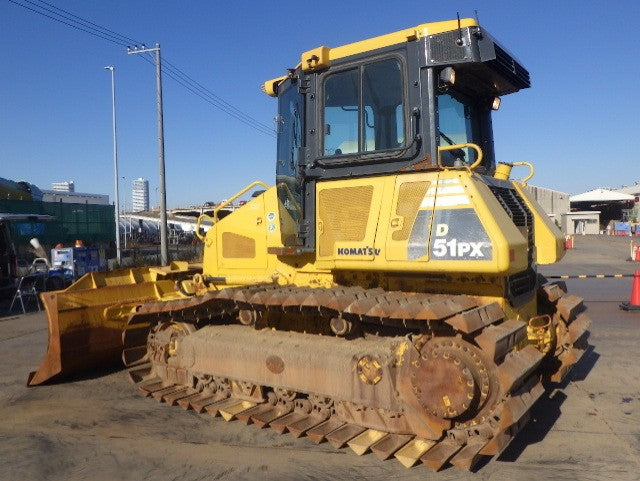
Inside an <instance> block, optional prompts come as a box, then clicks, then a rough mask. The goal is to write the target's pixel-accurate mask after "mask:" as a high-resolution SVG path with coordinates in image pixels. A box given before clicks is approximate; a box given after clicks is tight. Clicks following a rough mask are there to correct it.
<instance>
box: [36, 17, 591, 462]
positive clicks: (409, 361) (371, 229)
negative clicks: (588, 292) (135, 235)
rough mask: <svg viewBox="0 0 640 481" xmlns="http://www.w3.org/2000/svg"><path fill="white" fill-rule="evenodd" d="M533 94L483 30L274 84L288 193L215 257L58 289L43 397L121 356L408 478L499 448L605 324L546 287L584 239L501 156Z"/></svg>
mask: <svg viewBox="0 0 640 481" xmlns="http://www.w3.org/2000/svg"><path fill="white" fill-rule="evenodd" d="M529 86H530V79H529V73H528V72H527V70H526V69H525V68H524V67H523V66H522V65H521V64H520V63H519V62H518V60H516V58H515V57H513V56H512V55H511V54H510V53H509V52H508V51H507V50H506V49H505V48H504V47H502V46H501V45H500V44H499V43H498V42H497V41H496V40H494V38H493V37H492V36H491V35H490V34H489V33H488V32H487V31H486V30H484V29H483V28H481V27H480V25H479V24H478V22H477V21H476V20H473V19H462V20H452V21H442V22H434V23H426V24H422V25H418V26H416V27H413V28H408V29H405V30H401V31H397V32H393V33H390V34H387V35H382V36H379V37H375V38H370V39H367V40H363V41H360V42H356V43H352V44H349V45H344V46H341V47H335V48H330V47H325V46H323V47H318V48H315V49H313V50H310V51H307V52H304V53H302V56H301V60H300V63H299V64H298V65H297V66H296V67H295V68H292V69H289V70H288V71H287V74H286V75H284V76H282V77H279V78H276V79H273V80H270V81H268V82H266V83H265V84H264V87H263V89H264V91H265V93H267V94H268V95H270V96H272V97H277V99H278V115H277V117H276V124H277V134H278V138H277V162H276V182H275V185H273V186H270V185H267V184H265V183H263V182H253V183H251V184H249V185H248V186H247V187H246V188H244V189H242V190H241V191H240V192H238V194H236V195H235V196H233V197H231V198H230V199H228V200H227V201H226V202H225V204H223V205H220V206H218V207H217V208H216V210H215V211H214V213H213V216H212V217H211V218H210V220H211V223H212V224H213V226H212V227H211V228H210V229H209V230H208V231H207V232H206V235H205V234H204V233H203V232H202V231H200V230H198V237H199V238H200V240H201V241H202V242H203V243H204V257H203V263H202V265H189V264H187V263H179V262H174V263H172V264H171V265H170V266H164V267H158V268H153V267H151V268H136V269H126V270H119V271H114V272H109V273H94V274H88V275H86V276H85V277H83V278H82V279H80V280H79V281H78V282H76V283H75V284H73V285H72V286H71V287H69V288H67V289H65V290H63V291H58V292H52V293H43V294H42V300H43V302H44V304H45V306H46V311H47V315H48V322H49V331H50V335H49V347H48V351H47V354H46V357H45V359H44V361H43V362H42V365H41V366H40V368H39V369H38V370H37V371H36V372H34V373H32V374H31V376H30V377H29V384H30V385H36V384H40V383H42V382H45V381H47V380H49V379H51V378H59V377H63V376H66V375H69V374H73V373H77V372H80V371H83V370H87V369H90V368H92V367H95V366H103V365H105V364H106V363H113V362H116V361H118V360H119V359H120V358H122V360H123V361H124V364H125V366H127V368H128V369H129V376H130V378H131V380H132V381H133V382H134V383H135V385H136V389H137V390H139V391H140V392H141V393H142V394H143V395H144V396H148V397H153V398H155V399H156V400H158V401H163V402H166V403H168V404H171V405H179V406H181V407H183V408H184V409H193V410H195V411H197V412H201V413H209V414H211V415H214V416H216V415H220V416H222V417H224V419H226V420H231V419H237V420H240V421H242V422H246V423H254V424H256V425H258V426H260V427H270V428H273V429H274V430H276V431H277V432H279V433H284V432H289V433H291V434H292V435H294V436H302V435H305V436H307V437H308V438H309V439H310V440H312V441H313V442H316V443H318V442H321V441H323V440H327V441H328V442H329V443H331V444H332V445H334V446H336V447H337V448H340V447H343V446H345V445H348V446H349V447H350V448H352V449H353V450H354V451H355V452H356V453H358V454H363V453H365V452H368V451H371V452H373V453H374V454H375V456H377V457H379V458H380V459H387V458H391V457H395V458H397V459H398V460H399V461H400V462H401V463H402V464H404V465H405V466H412V465H414V464H416V463H418V462H422V463H423V464H425V465H427V466H428V467H430V468H432V469H435V470H438V469H441V468H442V467H444V466H446V465H447V463H450V464H452V465H454V466H457V467H461V468H466V469H471V468H472V467H473V466H474V465H475V463H476V462H477V461H478V460H479V459H480V458H481V457H482V456H493V455H497V454H499V453H500V452H501V451H502V450H504V449H505V448H506V446H507V445H508V444H509V442H510V441H511V440H512V439H513V437H514V436H515V435H516V434H517V433H518V431H520V429H521V428H522V427H523V426H524V425H525V424H526V422H527V420H528V418H529V413H530V410H531V407H532V405H533V404H534V403H535V402H536V400H538V399H539V398H540V396H541V395H543V394H544V392H545V387H548V386H553V385H554V383H557V382H559V381H560V380H561V379H562V378H563V377H564V376H565V375H566V374H567V372H568V371H569V370H570V368H571V367H572V365H574V364H575V363H576V362H577V361H578V359H579V358H580V356H581V355H582V354H583V353H584V351H585V349H586V348H587V337H588V330H587V328H588V325H589V322H590V321H589V319H588V318H587V317H586V316H585V314H584V312H583V311H584V306H583V302H582V299H581V298H579V297H577V296H574V295H570V294H567V292H566V288H565V286H564V285H563V284H562V283H547V281H546V279H544V277H542V276H541V275H539V274H538V273H537V270H536V269H537V265H539V264H549V263H554V262H557V261H559V260H560V259H561V258H562V256H563V255H564V244H563V237H562V235H561V233H560V231H559V230H558V229H557V228H556V226H555V225H554V224H553V223H552V222H550V220H549V218H548V216H547V215H546V214H545V212H544V211H543V210H542V208H541V207H540V206H539V205H538V204H537V203H536V201H535V200H534V199H533V198H532V197H531V195H530V194H529V193H528V191H527V189H526V188H525V185H526V182H527V180H528V179H529V178H530V177H531V176H532V175H533V166H532V165H531V164H529V163H526V162H519V163H497V162H496V160H495V156H494V148H493V145H494V144H493V136H492V127H491V115H492V111H493V110H497V109H498V107H499V105H500V98H501V97H503V96H505V95H507V94H510V93H514V92H517V91H519V90H520V89H524V88H528V87H529ZM520 165H521V166H523V167H526V168H527V169H528V172H527V176H526V178H523V179H520V180H510V176H511V170H512V168H513V167H514V166H520ZM523 170H524V169H523ZM250 193H253V196H251V200H250V201H249V202H247V203H246V204H245V205H243V206H242V207H241V208H239V209H237V210H235V211H234V212H233V213H232V214H231V215H228V216H226V217H224V218H222V219H219V218H218V212H219V211H220V209H222V208H223V207H225V205H226V204H228V203H231V202H234V201H236V200H237V199H240V198H243V196H248V195H249V194H250ZM206 217H207V216H201V217H200V218H199V219H198V226H199V225H200V223H201V221H202V220H204V219H205V218H206ZM141 409H144V407H143V406H141Z"/></svg>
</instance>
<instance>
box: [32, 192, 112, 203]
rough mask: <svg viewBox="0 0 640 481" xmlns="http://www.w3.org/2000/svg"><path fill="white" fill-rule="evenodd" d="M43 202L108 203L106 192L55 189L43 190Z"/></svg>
mask: <svg viewBox="0 0 640 481" xmlns="http://www.w3.org/2000/svg"><path fill="white" fill-rule="evenodd" d="M42 200H43V201H44V202H62V203H63V204H100V205H109V196H108V195H106V194H89V193H83V192H60V191H57V190H43V191H42Z"/></svg>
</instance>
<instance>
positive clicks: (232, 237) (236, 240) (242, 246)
mask: <svg viewBox="0 0 640 481" xmlns="http://www.w3.org/2000/svg"><path fill="white" fill-rule="evenodd" d="M255 256H256V241H255V240H254V239H252V238H251V237H246V236H243V235H239V234H234V233H233V232H223V233H222V257H224V258H226V259H253V258H254V257H255Z"/></svg>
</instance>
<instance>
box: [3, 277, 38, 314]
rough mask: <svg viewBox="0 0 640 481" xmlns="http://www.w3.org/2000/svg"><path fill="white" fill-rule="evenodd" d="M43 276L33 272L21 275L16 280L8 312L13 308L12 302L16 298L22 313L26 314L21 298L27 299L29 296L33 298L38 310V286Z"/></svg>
mask: <svg viewBox="0 0 640 481" xmlns="http://www.w3.org/2000/svg"><path fill="white" fill-rule="evenodd" d="M43 279H44V277H43V276H42V275H38V274H33V275H29V276H22V277H21V278H20V280H19V281H18V286H17V287H16V293H15V294H14V295H13V299H12V300H11V306H10V307H9V312H11V310H12V309H13V304H14V303H15V302H16V299H18V300H20V305H21V306H22V313H23V314H26V313H27V310H26V309H25V308H24V301H23V299H27V300H28V299H29V298H30V297H33V298H35V300H36V305H37V306H38V310H40V300H39V299H38V287H39V286H40V285H41V284H42V280H43Z"/></svg>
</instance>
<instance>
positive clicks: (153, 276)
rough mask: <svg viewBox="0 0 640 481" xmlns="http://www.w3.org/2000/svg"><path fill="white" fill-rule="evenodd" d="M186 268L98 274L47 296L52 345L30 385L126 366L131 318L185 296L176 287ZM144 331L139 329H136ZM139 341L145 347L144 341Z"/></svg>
mask: <svg viewBox="0 0 640 481" xmlns="http://www.w3.org/2000/svg"><path fill="white" fill-rule="evenodd" d="M184 264H185V266H180V268H178V267H176V266H172V267H162V268H148V267H144V268H135V269H124V270H119V271H111V272H104V273H102V272H93V273H90V274H86V275H85V276H83V277H82V278H80V279H79V280H78V281H77V282H75V283H74V284H72V285H71V286H70V287H68V288H67V289H64V290H62V291H55V292H44V293H42V294H41V295H40V299H41V300H42V303H43V304H44V307H45V311H46V314H47V323H48V328H49V341H48V346H47V352H46V354H45V356H44V359H43V360H42V362H41V363H40V366H39V367H38V369H37V370H36V371H34V372H32V373H30V374H29V378H28V380H27V385H28V386H36V385H39V384H42V383H44V382H47V381H49V380H51V379H56V378H59V377H64V376H68V375H73V374H82V373H85V372H88V371H91V370H92V369H96V368H98V369H105V368H108V367H122V360H121V357H122V354H123V349H124V348H125V346H124V345H123V340H122V333H123V331H124V330H125V329H128V319H129V316H130V315H131V314H132V313H134V312H135V311H136V309H137V308H138V306H139V305H141V304H144V303H146V302H149V301H158V300H165V299H166V300H170V299H178V298H180V297H182V295H181V294H180V293H179V292H178V291H177V290H176V287H175V285H174V284H175V279H176V275H177V273H178V272H180V273H182V275H185V273H186V272H191V271H189V270H187V269H186V263H184ZM174 267H175V268H174ZM172 269H173V270H172ZM140 328H141V326H140V324H137V325H135V326H132V329H140ZM134 337H136V336H134ZM137 337H138V338H139V339H140V342H141V345H144V344H145V342H146V340H145V339H144V338H143V336H137ZM126 347H127V349H128V352H129V353H130V354H134V353H136V352H137V351H138V349H136V348H137V346H135V345H131V344H130V345H128V346H126ZM141 361H142V360H141Z"/></svg>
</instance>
